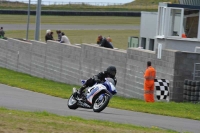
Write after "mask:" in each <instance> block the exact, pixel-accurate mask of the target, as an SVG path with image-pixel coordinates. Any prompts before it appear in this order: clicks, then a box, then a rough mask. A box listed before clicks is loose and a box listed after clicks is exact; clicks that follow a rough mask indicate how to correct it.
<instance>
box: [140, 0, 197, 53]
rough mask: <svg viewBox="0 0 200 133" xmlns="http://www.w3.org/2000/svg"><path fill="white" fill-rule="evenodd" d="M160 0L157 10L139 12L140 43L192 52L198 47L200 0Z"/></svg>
mask: <svg viewBox="0 0 200 133" xmlns="http://www.w3.org/2000/svg"><path fill="white" fill-rule="evenodd" d="M193 2H194V3H189V2H188V0H185V1H183V0H180V3H181V4H170V3H159V8H158V12H142V13H141V27H140V41H139V46H140V47H143V48H144V49H148V50H153V51H155V50H156V49H157V48H158V45H159V46H161V47H162V48H163V49H173V50H180V51H188V52H195V48H196V47H200V25H199V24H200V17H199V16H200V15H199V14H200V12H199V11H200V6H196V5H188V4H199V5H200V1H193Z"/></svg>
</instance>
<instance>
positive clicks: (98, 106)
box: [93, 94, 110, 112]
mask: <svg viewBox="0 0 200 133" xmlns="http://www.w3.org/2000/svg"><path fill="white" fill-rule="evenodd" d="M109 100H110V97H109V95H107V94H101V95H99V96H98V97H97V98H96V99H95V101H94V104H93V111H94V112H101V111H102V110H104V109H105V108H106V107H107V105H108V103H109Z"/></svg>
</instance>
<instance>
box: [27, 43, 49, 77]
mask: <svg viewBox="0 0 200 133" xmlns="http://www.w3.org/2000/svg"><path fill="white" fill-rule="evenodd" d="M46 45H47V44H46V43H42V42H38V41H33V42H32V48H31V54H32V56H31V75H32V76H36V77H40V78H44V77H45V68H46V65H45V61H46V48H47V47H46Z"/></svg>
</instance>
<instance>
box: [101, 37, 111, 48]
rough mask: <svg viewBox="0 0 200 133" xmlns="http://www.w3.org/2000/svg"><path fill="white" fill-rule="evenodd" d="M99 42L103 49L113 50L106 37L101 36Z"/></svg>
mask: <svg viewBox="0 0 200 133" xmlns="http://www.w3.org/2000/svg"><path fill="white" fill-rule="evenodd" d="M98 41H99V45H100V46H101V47H105V48H111V49H113V46H112V44H111V43H110V42H108V41H107V39H106V38H105V37H102V36H101V35H100V36H98Z"/></svg>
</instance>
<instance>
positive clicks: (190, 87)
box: [183, 79, 200, 103]
mask: <svg viewBox="0 0 200 133" xmlns="http://www.w3.org/2000/svg"><path fill="white" fill-rule="evenodd" d="M183 101H185V102H193V103H198V102H200V81H194V80H188V79H185V81H184V90H183Z"/></svg>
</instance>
